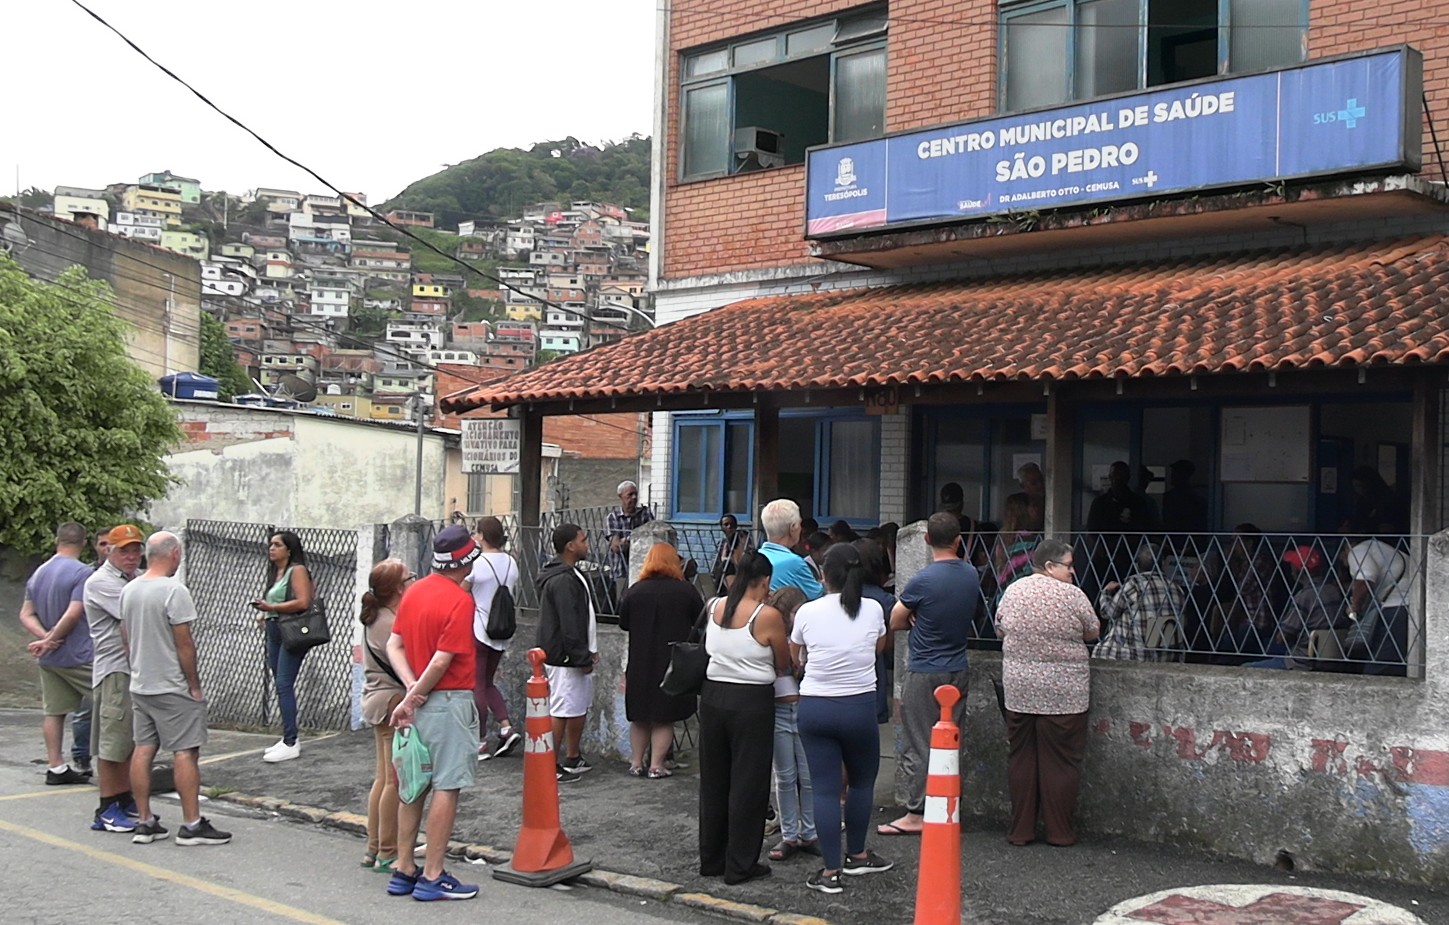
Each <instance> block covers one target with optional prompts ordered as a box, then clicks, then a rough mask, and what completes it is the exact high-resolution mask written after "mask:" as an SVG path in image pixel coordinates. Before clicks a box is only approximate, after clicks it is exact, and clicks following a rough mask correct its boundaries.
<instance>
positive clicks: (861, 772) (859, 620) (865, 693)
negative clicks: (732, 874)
mask: <svg viewBox="0 0 1449 925" xmlns="http://www.w3.org/2000/svg"><path fill="white" fill-rule="evenodd" d="M823 569H824V572H825V591H826V594H825V596H824V597H822V598H820V599H819V600H817V601H811V602H809V603H807V604H804V605H802V606H801V607H800V609H799V610H798V611H797V612H796V614H795V625H794V627H793V629H792V630H791V631H790V655H791V657H792V658H793V659H794V661H795V664H796V667H797V668H800V667H803V668H804V671H805V678H804V680H803V681H801V682H800V739H801V741H802V742H804V744H805V757H806V759H807V761H808V763H809V765H810V779H811V784H812V787H813V790H814V799H815V830H816V832H818V833H819V836H820V849H821V853H822V856H823V857H824V860H825V867H824V868H823V869H821V870H819V871H817V872H816V873H813V874H811V875H810V877H809V878H808V879H806V881H805V885H806V886H807V887H809V888H810V889H812V890H817V891H819V892H821V893H839V892H841V891H842V889H843V885H842V882H841V875H842V874H846V875H849V876H857V875H861V874H874V873H880V872H882V871H887V870H890V869H891V866H892V865H891V862H890V861H887V860H885V859H884V858H881V857H880V856H879V855H877V854H876V853H875V852H873V851H869V850H867V849H866V847H865V835H866V829H867V827H868V826H869V825H870V808H871V799H872V797H873V796H874V793H875V778H876V773H877V772H878V771H879V770H880V733H879V731H878V729H877V728H876V721H875V712H876V706H875V656H876V653H877V652H879V651H883V650H884V648H885V645H886V640H887V638H888V636H887V634H886V624H885V611H884V610H882V609H881V605H880V604H879V603H877V602H876V601H874V600H871V599H870V598H868V597H864V596H863V594H862V589H863V588H864V586H865V582H866V574H865V565H864V563H863V562H862V561H861V558H860V551H859V550H857V549H856V548H855V547H854V546H851V545H850V544H848V543H838V544H836V545H834V546H832V547H830V549H829V550H828V551H827V552H826V553H825V561H824V563H823ZM842 765H843V766H844V768H845V772H846V775H847V777H848V779H849V789H848V790H847V792H846V797H845V836H846V838H845V840H846V844H845V847H844V851H843V852H842V849H841V844H840V799H839V798H840V785H841V780H840V770H841V766H842Z"/></svg>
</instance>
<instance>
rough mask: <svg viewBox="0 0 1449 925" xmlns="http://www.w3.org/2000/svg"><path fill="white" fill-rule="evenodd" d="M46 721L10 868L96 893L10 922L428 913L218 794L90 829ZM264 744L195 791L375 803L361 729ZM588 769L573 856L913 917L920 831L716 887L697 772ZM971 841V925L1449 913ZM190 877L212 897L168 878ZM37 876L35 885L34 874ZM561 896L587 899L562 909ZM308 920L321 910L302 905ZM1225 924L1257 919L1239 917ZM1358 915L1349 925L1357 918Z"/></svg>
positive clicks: (598, 894)
mask: <svg viewBox="0 0 1449 925" xmlns="http://www.w3.org/2000/svg"><path fill="white" fill-rule="evenodd" d="M39 725H40V717H39V714H38V712H36V711H19V710H15V711H5V710H0V787H3V792H4V795H3V796H0V857H3V858H4V860H5V862H6V864H7V869H8V870H9V871H11V872H12V873H13V874H14V875H15V879H12V881H11V882H12V883H26V882H45V881H46V880H47V879H50V878H53V877H54V872H55V871H56V870H62V869H63V870H66V871H68V872H72V873H74V872H83V873H84V874H85V877H84V879H73V880H70V881H68V882H73V883H79V884H84V888H83V890H82V891H81V892H82V893H84V894H85V895H84V896H79V897H78V896H76V895H72V892H66V891H60V892H61V894H62V895H54V894H53V892H52V891H40V890H35V891H32V890H22V891H18V892H19V893H20V898H19V900H18V902H19V905H12V906H11V907H10V908H9V909H7V910H4V911H0V921H4V922H10V921H24V922H50V921H67V922H73V921H77V920H79V919H78V916H79V915H80V914H81V913H82V911H83V910H86V909H93V908H94V907H93V906H89V905H88V903H89V902H91V901H92V899H91V898H90V894H92V893H96V892H98V891H100V892H103V893H104V895H106V896H107V897H108V899H107V902H108V903H110V904H111V908H116V909H121V910H124V911H128V912H132V913H137V914H141V915H144V916H145V917H146V919H147V920H151V921H157V922H167V921H177V922H181V921H187V922H194V921H206V920H207V919H206V918H205V917H201V916H197V915H196V914H195V912H196V910H197V908H198V906H199V905H200V906H201V907H204V908H206V909H208V910H210V911H212V912H214V914H215V915H214V917H216V918H219V920H220V921H241V920H243V918H245V920H246V921H273V920H275V921H283V920H287V921H345V922H371V921H382V920H383V917H384V916H386V917H387V920H388V921H389V922H391V921H392V920H394V919H396V918H398V916H399V915H407V916H414V915H418V914H420V913H418V912H417V911H415V909H414V907H417V908H422V907H423V906H424V905H425V904H423V903H416V902H411V901H404V902H398V901H389V900H388V898H387V897H385V896H383V894H382V890H383V884H382V883H381V882H379V881H380V880H381V878H380V877H377V876H376V875H374V874H370V873H366V872H363V871H362V870H361V869H360V868H358V867H356V866H354V865H355V864H356V860H357V857H358V856H359V855H360V853H361V850H362V847H363V846H362V842H361V840H360V839H359V838H357V837H356V836H353V835H349V834H343V833H339V832H336V831H333V830H329V829H325V828H322V827H318V826H315V825H310V824H304V823H300V822H295V821H291V820H288V819H286V818H281V817H279V816H277V815H276V814H275V813H254V814H251V815H237V814H238V813H239V812H240V810H239V808H238V807H235V806H232V805H231V804H230V803H229V802H227V801H226V800H216V801H212V802H210V803H209V804H208V809H207V810H206V811H207V812H208V813H209V814H211V815H212V816H213V817H214V818H215V819H216V821H217V823H218V824H219V825H221V826H222V827H223V828H229V829H231V830H233V831H235V832H236V833H237V838H236V841H235V842H234V843H233V844H232V845H230V846H227V847H223V848H215V849H205V848H180V847H178V846H176V845H175V844H174V843H171V842H167V843H164V844H157V845H151V846H143V845H135V846H133V845H131V844H130V842H129V841H128V840H127V839H126V838H125V837H123V836H112V835H105V834H104V833H93V832H90V831H89V830H88V827H87V823H88V821H89V818H90V814H91V812H92V811H93V808H94V800H95V791H94V789H93V788H89V787H84V788H82V787H76V788H59V787H46V786H44V785H43V783H42V781H43V769H42V767H41V765H40V763H38V762H37V760H36V759H38V758H39V757H40V755H41V754H42V749H41V743H40V730H39ZM273 741H275V735H254V734H247V733H237V732H224V731H218V730H213V734H212V740H211V742H210V743H209V745H208V748H207V749H206V751H205V753H204V754H203V764H204V767H203V770H202V780H203V786H204V787H214V788H220V790H223V791H238V792H241V793H246V794H251V795H255V796H266V797H271V798H275V799H278V800H283V801H290V802H293V803H296V804H303V805H306V806H312V807H320V808H323V809H327V810H341V811H349V812H359V811H362V810H363V809H364V802H363V801H364V799H365V794H366V790H367V787H368V785H369V784H370V775H371V771H372V735H371V733H370V732H359V733H341V734H336V735H332V736H329V737H325V738H309V737H306V736H304V738H303V743H302V757H301V758H300V759H298V760H296V761H289V762H285V763H282V764H276V765H269V764H265V763H263V762H262V761H261V750H262V749H263V748H264V747H266V746H267V745H270V744H271V743H272V742H273ZM595 765H596V768H595V770H593V771H592V772H590V773H588V774H586V775H584V779H583V780H582V781H580V782H579V783H577V784H571V785H568V786H566V787H565V788H563V789H562V791H561V794H560V797H561V799H560V802H561V813H562V817H563V824H564V828H565V831H566V832H567V833H568V835H569V837H570V839H571V840H572V841H573V843H574V846H575V851H576V854H577V855H578V856H579V857H581V858H588V859H591V860H592V861H593V863H594V865H595V866H596V867H597V868H601V869H605V870H609V871H615V872H620V873H625V874H633V875H637V876H642V877H652V878H657V879H660V880H664V881H668V882H670V883H673V884H678V885H680V887H682V888H683V889H684V890H688V891H698V892H702V893H711V894H714V895H716V896H719V897H721V898H723V899H726V900H733V901H736V902H742V903H752V904H756V905H759V906H763V907H767V908H770V909H776V910H782V911H788V912H793V913H799V914H802V915H810V916H818V917H820V918H823V919H825V920H827V921H828V922H830V923H832V925H865V923H869V925H882V923H901V922H909V921H910V920H911V917H912V913H911V909H912V904H913V901H914V897H915V889H916V879H917V877H916V872H917V863H918V853H919V842H918V840H917V839H914V838H881V837H877V836H875V835H872V836H871V837H870V839H869V841H868V845H869V846H870V847H871V848H873V849H874V850H876V851H877V852H879V853H880V854H882V855H884V856H886V857H888V858H890V859H891V860H893V861H895V862H896V868H895V869H894V870H892V871H890V872H888V873H886V874H882V875H878V876H873V877H860V878H852V879H851V882H849V883H848V884H847V890H846V892H845V893H844V894H842V895H839V896H824V895H821V894H819V893H813V892H811V891H809V890H807V889H805V887H804V879H805V877H806V875H807V874H808V873H809V872H810V871H811V870H812V869H813V868H812V866H811V864H810V861H811V860H813V859H809V858H805V857H797V858H795V859H792V860H791V861H788V862H785V863H781V864H775V865H774V876H772V877H769V878H766V879H764V880H758V881H752V882H750V883H747V884H743V885H740V886H732V887H731V886H725V885H724V884H723V883H722V882H721V881H720V880H718V879H713V878H704V877H700V876H699V874H698V871H697V865H698V854H697V848H696V846H697V839H696V823H695V809H696V807H697V802H698V791H699V787H698V777H697V773H696V770H695V769H693V768H691V769H689V770H686V771H682V772H680V773H677V774H676V775H675V776H674V777H672V778H670V779H668V780H662V781H648V780H640V779H637V778H633V777H630V776H629V775H628V774H626V773H625V766H624V765H623V764H620V763H616V762H608V761H602V760H595ZM521 786H522V762H521V761H520V760H519V759H518V758H516V757H510V758H504V759H496V760H494V761H490V762H486V763H483V764H480V765H479V768H478V780H477V783H476V785H475V786H474V787H473V788H472V789H471V790H469V791H465V792H464V793H463V794H462V798H461V800H460V808H459V819H458V825H457V830H456V833H455V838H456V839H457V840H459V841H463V842H467V843H475V844H483V845H491V846H494V847H496V848H500V849H503V850H505V851H506V850H510V849H511V848H512V847H513V842H514V840H515V838H516V837H517V834H518V825H519V822H520V818H521V800H520V793H521ZM896 812H897V808H896V807H884V806H883V807H879V808H878V810H877V813H876V821H878V822H883V821H888V820H889V819H892V818H894V815H895V813H896ZM162 814H163V815H164V816H166V817H167V818H168V821H172V820H173V819H174V816H175V809H174V808H171V807H167V808H166V809H163V810H162ZM17 827H18V828H17ZM55 840H58V841H55ZM962 843H963V844H962V848H963V863H962V871H963V878H962V879H963V908H964V916H963V921H965V922H970V923H972V925H1090V923H1093V922H1095V921H1096V920H1097V918H1098V916H1101V915H1103V914H1104V913H1106V912H1107V911H1108V910H1109V909H1111V908H1113V907H1114V906H1115V905H1117V904H1118V903H1122V902H1124V901H1127V900H1130V899H1132V898H1134V897H1140V896H1144V895H1146V894H1150V893H1155V892H1157V891H1161V890H1169V889H1174V888H1181V887H1189V886H1195V885H1200V884H1245V885H1254V884H1256V885H1265V886H1269V887H1279V888H1282V887H1314V888H1320V889H1330V890H1342V891H1347V892H1349V893H1353V894H1358V895H1363V896H1368V897H1372V898H1374V899H1377V900H1380V901H1383V902H1386V903H1389V904H1391V905H1393V906H1395V907H1398V908H1401V909H1404V910H1407V911H1409V912H1412V913H1413V914H1414V915H1417V916H1419V917H1420V918H1421V919H1422V920H1423V921H1424V922H1425V923H1430V925H1437V923H1449V895H1446V894H1445V893H1444V892H1443V891H1437V890H1433V889H1429V888H1426V887H1423V886H1419V885H1415V884H1403V883H1395V882H1391V881H1387V880H1379V879H1372V878H1365V877H1349V876H1343V875H1335V874H1328V873H1322V872H1315V871H1305V870H1302V869H1299V870H1297V871H1293V872H1289V871H1284V870H1277V869H1274V868H1270V867H1263V866H1259V865H1255V864H1250V863H1247V862H1243V861H1238V860H1233V859H1229V858H1222V857H1218V856H1214V855H1211V854H1207V853H1205V852H1201V851H1195V850H1191V849H1188V848H1181V847H1175V846H1170V845H1159V844H1148V843H1143V842H1135V841H1131V840H1128V839H1122V838H1115V837H1106V836H1101V835H1094V834H1093V833H1090V832H1089V833H1084V835H1083V838H1082V841H1081V842H1079V843H1078V844H1077V845H1076V846H1075V847H1072V848H1069V849H1061V848H1051V847H1048V846H1046V845H1043V844H1036V845H1033V846H1030V847H1027V848H1009V847H1008V846H1007V845H1006V844H1005V841H1004V831H1002V830H998V829H997V828H995V827H993V826H991V825H990V824H988V823H984V822H980V821H978V820H967V821H966V829H965V831H964V832H963V837H962ZM95 852H103V854H96V853H95ZM128 862H129V863H134V864H145V865H153V866H154V867H155V868H156V869H157V871H159V872H152V870H151V868H150V867H147V868H136V867H133V866H128ZM454 872H455V873H457V874H458V875H459V876H462V877H464V879H468V877H469V876H470V875H471V876H474V877H477V878H478V882H481V883H483V890H484V892H483V894H482V896H480V898H479V899H478V900H474V901H470V902H460V903H455V904H452V905H456V906H459V907H473V908H475V909H476V910H477V911H476V912H474V913H466V912H463V913H460V912H458V911H457V910H453V911H451V912H449V910H444V911H445V912H449V914H452V915H457V914H473V915H476V914H480V913H485V910H487V909H488V908H490V905H489V904H491V903H495V902H500V901H502V902H507V903H508V904H509V905H508V909H509V914H510V915H513V916H515V920H516V921H519V922H529V921H532V920H531V919H528V918H521V917H520V916H522V915H524V914H526V913H527V912H528V910H538V913H539V914H540V916H541V915H542V914H546V912H547V910H549V909H553V910H555V915H559V914H563V915H583V916H591V917H594V918H595V919H596V925H606V923H610V922H613V921H614V919H612V918H609V916H611V915H628V916H630V917H631V920H640V918H641V917H643V920H644V921H650V920H652V919H660V920H667V921H704V920H705V919H699V918H698V916H697V914H696V913H694V912H693V911H691V910H689V909H685V908H682V907H679V906H678V905H676V904H668V905H665V904H660V903H656V902H653V901H649V902H647V903H646V904H643V905H641V904H640V900H639V899H638V898H631V897H624V896H618V895H615V894H610V893H607V892H604V891H601V890H597V889H592V888H587V887H580V888H578V889H576V890H575V891H574V892H572V893H567V894H564V893H558V892H551V891H547V890H543V891H536V890H529V889H527V888H524V887H510V886H507V885H504V884H500V883H497V882H495V881H493V880H491V879H489V878H488V877H486V876H485V874H486V869H485V868H483V867H481V866H473V865H468V866H467V867H463V866H462V865H461V863H460V864H459V866H458V867H457V868H456V869H455V870H454ZM181 875H185V876H187V877H192V878H196V879H197V880H198V881H200V882H204V883H206V884H209V885H211V886H214V887H216V888H218V889H219V890H220V892H212V891H211V890H210V888H209V887H203V886H201V885H200V883H198V884H196V885H192V884H191V882H190V881H182V880H177V879H173V877H174V876H181ZM32 876H34V877H37V878H41V879H40V881H34V880H31V879H30V878H31V877H32ZM470 882H471V881H470ZM227 890H235V891H237V894H236V895H233V894H230V893H227V892H226V891H227ZM7 892H8V893H10V894H11V895H12V896H13V895H14V894H16V893H17V891H16V890H8V891H7ZM243 897H247V898H243ZM263 901H270V902H275V903H278V904H281V906H282V909H283V910H285V911H278V910H272V909H269V908H268V907H265V906H259V905H255V904H253V903H254V902H263ZM14 902H15V900H12V903H14ZM560 902H568V903H587V904H589V905H587V906H562V907H560V906H557V905H556V904H557V903H560ZM434 905H435V904H434ZM399 910H401V911H399ZM559 910H562V911H561V912H560V911H559ZM22 912H23V914H21V913H22ZM304 914H305V915H321V916H324V917H325V918H323V919H318V918H297V917H296V916H297V915H304ZM166 916H174V917H173V918H167V917H166ZM268 916H270V918H269V917H268ZM691 916H695V918H691ZM488 918H489V916H488V915H486V914H484V919H485V920H488ZM555 921H557V919H555ZM708 921H718V919H708ZM1192 921H1194V922H1199V921H1201V922H1216V921H1218V919H1193V920H1192ZM1222 921H1233V922H1238V921H1246V920H1240V919H1238V918H1233V917H1231V916H1230V917H1228V918H1226V919H1223V920H1222ZM1255 921H1256V920H1255ZM1269 921H1271V920H1269ZM1287 921H1293V922H1299V921H1303V922H1309V921H1317V920H1316V919H1290V920H1287ZM1353 921H1354V922H1355V925H1357V922H1359V921H1364V920H1362V919H1355V920H1353ZM1368 921H1372V920H1371V919H1370V920H1368Z"/></svg>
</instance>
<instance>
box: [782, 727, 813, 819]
mask: <svg viewBox="0 0 1449 925" xmlns="http://www.w3.org/2000/svg"><path fill="white" fill-rule="evenodd" d="M797 713H798V704H793V703H779V702H777V703H776V704H775V806H776V807H777V808H778V809H779V810H780V837H781V838H783V839H784V840H785V841H789V842H808V841H814V840H815V804H814V800H815V798H814V795H813V793H812V791H811V789H810V766H809V765H808V764H807V763H806V761H805V746H804V745H803V744H802V743H801V742H800V726H799V722H798V718H797Z"/></svg>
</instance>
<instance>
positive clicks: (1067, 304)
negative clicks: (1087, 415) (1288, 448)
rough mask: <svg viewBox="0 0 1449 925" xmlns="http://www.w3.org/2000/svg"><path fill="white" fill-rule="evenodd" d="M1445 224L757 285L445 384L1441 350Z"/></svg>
mask: <svg viewBox="0 0 1449 925" xmlns="http://www.w3.org/2000/svg"><path fill="white" fill-rule="evenodd" d="M1446 288H1449V237H1446V236H1443V235H1435V236H1429V237H1421V238H1413V239H1403V240H1393V241H1382V242H1373V243H1358V244H1353V245H1337V246H1331V247H1318V248H1295V249H1282V250H1275V251H1268V252H1255V253H1249V254H1238V255H1230V256H1221V255H1214V256H1207V257H1201V258H1182V259H1177V260H1168V261H1161V262H1155V263H1140V264H1129V265H1119V266H1101V267H1091V268H1086V269H1074V270H1069V271H1061V272H1057V273H1048V274H1041V275H1034V276H1027V275H1020V276H1011V277H1003V278H995V279H987V280H971V281H962V282H944V283H943V282H937V283H924V284H918V285H911V286H894V287H882V288H876V289H866V290H850V291H830V292H820V293H810V294H804V295H794V296H773V297H767V298H758V299H748V300H745V301H742V302H736V303H734V304H732V305H727V306H724V307H722V308H718V309H715V310H713V311H709V312H704V313H703V314H699V315H695V316H692V317H690V318H686V319H684V320H682V321H678V322H675V323H673V324H669V325H665V326H663V327H660V328H658V329H656V330H654V331H650V332H647V333H645V334H640V335H636V336H633V337H628V338H625V339H623V340H621V341H619V342H617V343H614V344H610V345H608V346H605V347H600V348H598V349H595V350H591V351H588V352H586V353H581V354H578V355H576V356H573V357H568V358H565V359H562V360H559V361H556V362H553V363H549V364H548V365H546V366H543V367H538V368H535V369H530V370H525V371H523V372H520V373H516V374H514V375H511V376H507V377H505V378H503V379H501V380H498V381H496V382H492V383H489V384H487V385H483V386H478V387H475V388H471V389H467V390H464V391H461V392H456V393H454V394H452V395H449V396H447V397H445V398H444V399H443V405H444V408H445V409H447V410H453V411H462V410H467V409H469V408H475V407H479V406H481V405H485V404H492V405H510V404H519V403H521V402H529V401H562V400H568V399H575V398H577V399H589V398H608V397H611V396H638V395H671V394H679V393H686V392H711V391H716V392H724V391H728V392H738V391H750V390H803V389H825V388H843V387H857V386H878V385H915V384H932V383H947V382H970V381H989V380H1038V379H1054V380H1066V379H1091V378H1114V377H1141V376H1169V375H1192V374H1208V373H1223V372H1235V371H1262V370H1289V369H1308V368H1319V367H1334V366H1351V365H1363V364H1391V363H1399V364H1402V363H1439V362H1446V361H1449V307H1446V305H1445V303H1444V301H1443V300H1442V299H1441V297H1440V296H1439V295H1438V293H1440V292H1443V291H1446Z"/></svg>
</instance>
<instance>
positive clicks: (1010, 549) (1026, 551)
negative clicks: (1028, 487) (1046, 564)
mask: <svg viewBox="0 0 1449 925" xmlns="http://www.w3.org/2000/svg"><path fill="white" fill-rule="evenodd" d="M1029 504H1030V501H1029V498H1028V497H1027V494H1026V493H1025V492H1017V493H1016V494H1014V495H1009V496H1007V499H1006V506H1005V510H1004V511H1003V513H1002V517H1001V532H1000V533H999V534H997V540H996V543H995V544H994V548H993V549H992V565H993V567H994V570H995V573H996V599H997V600H998V601H999V600H1000V599H1001V594H1002V592H1003V591H1005V590H1006V588H1007V586H1008V585H1010V584H1011V583H1012V582H1013V581H1016V580H1017V579H1018V578H1022V577H1025V576H1027V575H1030V574H1031V551H1032V550H1033V549H1035V548H1036V544H1037V542H1038V541H1039V540H1040V539H1041V536H1040V534H1038V533H1037V532H1036V531H1035V530H1034V529H1033V528H1032V525H1031V524H1032V517H1031V509H1030V507H1029Z"/></svg>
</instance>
